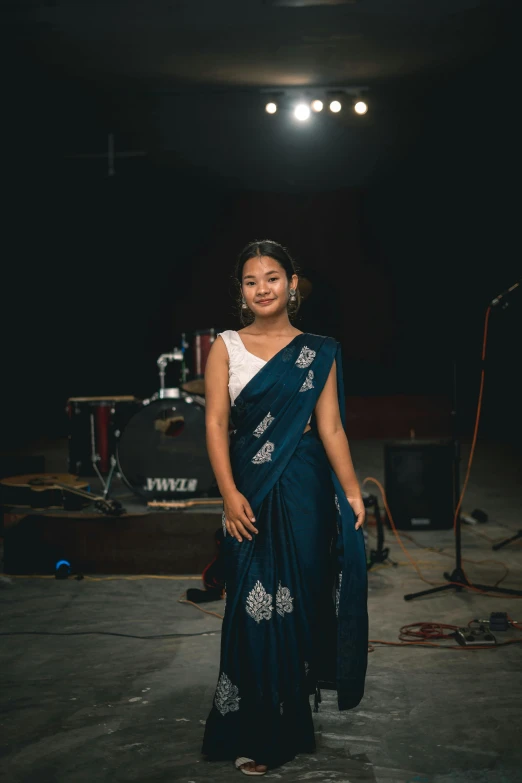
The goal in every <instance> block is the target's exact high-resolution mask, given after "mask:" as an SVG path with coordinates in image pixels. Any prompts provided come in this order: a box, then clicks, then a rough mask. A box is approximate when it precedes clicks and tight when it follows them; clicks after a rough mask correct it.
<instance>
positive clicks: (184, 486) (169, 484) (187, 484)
mask: <svg viewBox="0 0 522 783" xmlns="http://www.w3.org/2000/svg"><path fill="white" fill-rule="evenodd" d="M197 486H198V480H197V478H147V480H146V483H145V486H144V487H143V489H145V490H147V492H153V491H154V490H157V491H159V492H195V491H196V489H197Z"/></svg>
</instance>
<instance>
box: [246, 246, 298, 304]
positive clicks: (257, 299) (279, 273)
mask: <svg viewBox="0 0 522 783" xmlns="http://www.w3.org/2000/svg"><path fill="white" fill-rule="evenodd" d="M297 282H298V277H297V275H292V278H291V280H290V281H289V280H288V278H287V276H286V272H285V270H284V269H283V267H282V266H281V264H280V263H279V261H276V260H275V259H273V258H270V256H261V257H258V256H256V257H255V258H250V259H249V260H248V261H247V262H246V263H245V265H244V266H243V280H242V290H243V296H244V297H245V301H246V303H247V305H248V306H249V307H250V309H251V310H252V312H253V313H254V314H255V315H256V316H260V317H263V316H264V315H275V314H276V313H279V312H280V311H282V310H286V306H287V302H288V297H289V293H288V291H289V289H290V288H297Z"/></svg>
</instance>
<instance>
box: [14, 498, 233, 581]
mask: <svg viewBox="0 0 522 783" xmlns="http://www.w3.org/2000/svg"><path fill="white" fill-rule="evenodd" d="M220 529H221V509H219V511H217V509H216V508H209V509H208V510H203V509H201V508H200V509H198V510H197V511H192V510H191V511H188V510H187V511H185V510H179V509H176V510H169V511H164V510H157V509H155V510H154V511H144V512H143V513H132V514H125V515H123V516H121V517H114V516H104V515H102V514H101V513H93V512H86V511H78V512H63V511H51V510H49V511H41V512H35V511H34V510H31V509H28V510H27V511H22V510H20V509H18V510H16V511H13V510H6V511H5V512H4V572H5V573H6V574H54V569H55V564H56V561H57V560H58V559H62V558H64V559H66V560H68V561H69V562H70V563H71V568H72V571H73V572H74V573H88V574H108V573H111V574H123V573H125V574H199V573H201V572H202V571H203V569H204V568H205V566H206V565H208V564H209V562H210V561H211V560H212V559H213V558H214V557H215V556H216V554H217V545H216V543H215V534H216V532H218V531H219V530H220Z"/></svg>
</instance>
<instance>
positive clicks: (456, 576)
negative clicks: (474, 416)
mask: <svg viewBox="0 0 522 783" xmlns="http://www.w3.org/2000/svg"><path fill="white" fill-rule="evenodd" d="M519 285H520V282H518V283H515V284H514V285H512V286H511V287H510V288H508V289H507V291H503V292H502V293H501V294H499V295H498V296H496V297H495V298H494V299H493V300H492V301H491V302H490V307H492V308H494V307H496V306H497V305H499V304H501V309H505V308H506V307H507V306H508V301H507V297H508V296H509V294H511V293H512V292H513V291H514V290H515V289H516V288H518V286H519ZM451 441H452V444H453V471H452V472H453V508H454V509H455V511H456V510H457V505H458V502H459V499H460V469H459V468H460V443H459V439H458V432H457V362H456V359H453V378H452V392H451ZM520 533H522V531H519V534H520ZM515 538H518V536H515ZM510 540H513V539H510ZM497 546H498V545H497ZM455 557H456V564H455V568H454V569H453V571H452V572H451V574H450V573H448V572H447V571H445V572H444V578H445V579H447V580H448V582H451V583H452V584H447V585H439V586H438V587H433V588H431V589H430V590H421V591H420V592H418V593H408V594H407V595H405V596H404V600H405V601H411V600H412V599H413V598H418V597H420V596H422V595H431V594H433V593H440V592H442V591H443V590H456V591H457V593H460V592H461V591H462V590H463V589H464V588H465V587H477V588H478V589H479V590H483V591H485V592H490V593H504V594H506V595H522V590H510V589H509V588H507V587H495V586H493V585H479V584H477V583H476V582H473V584H470V582H469V581H468V579H467V578H466V575H465V574H464V571H463V570H462V548H461V520H460V510H459V513H458V514H457V518H456V527H455Z"/></svg>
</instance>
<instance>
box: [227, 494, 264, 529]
mask: <svg viewBox="0 0 522 783" xmlns="http://www.w3.org/2000/svg"><path fill="white" fill-rule="evenodd" d="M223 506H224V512H225V524H226V528H227V530H228V532H229V533H230V535H231V536H234V538H237V540H238V541H242V540H243V538H242V536H244V537H245V538H248V540H249V541H252V536H251V535H250V533H249V531H250V530H251V531H252V532H253V533H259V530H257V528H256V527H255V526H254V525H253V524H252V523H253V522H255V521H256V520H255V517H254V512H253V511H252V508H251V507H250V503H249V502H248V500H247V499H246V497H245V496H244V495H242V494H241V492H239V490H236V491H235V492H232V493H230V494H229V495H227V496H226V497H224V498H223Z"/></svg>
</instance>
